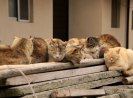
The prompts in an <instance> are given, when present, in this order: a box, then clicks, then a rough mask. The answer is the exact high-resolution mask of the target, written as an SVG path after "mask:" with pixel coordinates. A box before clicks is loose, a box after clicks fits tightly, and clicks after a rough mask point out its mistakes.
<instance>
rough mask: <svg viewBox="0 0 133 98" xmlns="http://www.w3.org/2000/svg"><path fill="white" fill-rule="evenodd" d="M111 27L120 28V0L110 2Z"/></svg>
mask: <svg viewBox="0 0 133 98" xmlns="http://www.w3.org/2000/svg"><path fill="white" fill-rule="evenodd" d="M111 27H112V28H119V27H120V0H112V11H111Z"/></svg>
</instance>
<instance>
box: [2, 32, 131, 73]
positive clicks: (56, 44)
mask: <svg viewBox="0 0 133 98" xmlns="http://www.w3.org/2000/svg"><path fill="white" fill-rule="evenodd" d="M103 57H104V59H105V64H106V65H107V67H108V68H109V70H121V71H123V72H124V74H126V75H132V74H133V51H132V50H130V49H125V48H123V47H121V44H120V43H119V42H118V40H117V39H116V38H115V37H114V36H112V35H109V34H102V35H100V36H99V37H88V38H72V39H69V40H68V41H62V40H61V39H56V38H52V39H42V38H39V37H34V38H28V39H27V38H19V37H15V38H14V41H13V43H12V44H11V45H3V44H1V45H0V65H8V64H33V63H42V62H53V61H54V62H67V61H70V62H72V63H73V64H74V65H75V64H80V61H81V60H83V59H98V58H103Z"/></svg>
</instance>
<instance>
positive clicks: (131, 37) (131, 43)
mask: <svg viewBox="0 0 133 98" xmlns="http://www.w3.org/2000/svg"><path fill="white" fill-rule="evenodd" d="M129 14H130V15H129V17H130V18H129V48H130V49H133V28H132V25H133V24H132V21H133V20H132V19H133V16H132V15H133V0H130V12H129Z"/></svg>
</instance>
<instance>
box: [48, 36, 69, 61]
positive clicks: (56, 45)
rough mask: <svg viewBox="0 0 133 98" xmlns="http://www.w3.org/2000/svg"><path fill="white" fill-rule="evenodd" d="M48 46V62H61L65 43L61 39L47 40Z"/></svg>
mask: <svg viewBox="0 0 133 98" xmlns="http://www.w3.org/2000/svg"><path fill="white" fill-rule="evenodd" d="M46 42H47V45H48V61H49V62H60V61H63V59H64V57H65V51H66V44H67V43H66V42H64V41H62V40H61V39H57V38H53V39H47V41H46Z"/></svg>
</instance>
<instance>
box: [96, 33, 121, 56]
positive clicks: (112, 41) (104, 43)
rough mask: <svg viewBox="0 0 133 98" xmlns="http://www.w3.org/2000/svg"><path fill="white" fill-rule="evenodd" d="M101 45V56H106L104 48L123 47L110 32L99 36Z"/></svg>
mask: <svg viewBox="0 0 133 98" xmlns="http://www.w3.org/2000/svg"><path fill="white" fill-rule="evenodd" d="M98 39H99V44H100V47H101V51H100V58H103V56H104V48H114V47H121V44H120V42H119V41H118V40H117V39H116V38H115V37H114V36H112V35H110V34H102V35H100V36H99V37H98Z"/></svg>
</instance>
